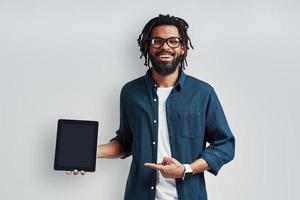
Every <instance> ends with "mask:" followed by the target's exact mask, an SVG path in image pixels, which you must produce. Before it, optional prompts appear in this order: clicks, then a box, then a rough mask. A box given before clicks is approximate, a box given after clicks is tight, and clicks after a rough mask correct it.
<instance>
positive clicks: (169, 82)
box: [152, 67, 179, 88]
mask: <svg viewBox="0 0 300 200" xmlns="http://www.w3.org/2000/svg"><path fill="white" fill-rule="evenodd" d="M178 77H179V67H177V68H176V70H175V71H174V72H173V73H172V74H169V75H167V76H162V75H160V74H158V73H157V72H156V71H155V70H154V69H153V68H152V78H153V79H154V80H155V81H156V82H157V83H158V85H159V87H162V88H166V87H174V86H175V84H176V81H177V79H178Z"/></svg>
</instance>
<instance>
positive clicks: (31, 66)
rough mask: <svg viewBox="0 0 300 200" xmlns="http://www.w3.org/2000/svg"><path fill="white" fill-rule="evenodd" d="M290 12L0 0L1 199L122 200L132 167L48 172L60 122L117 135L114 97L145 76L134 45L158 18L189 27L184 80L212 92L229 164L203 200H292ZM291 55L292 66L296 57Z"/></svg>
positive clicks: (258, 6)
mask: <svg viewBox="0 0 300 200" xmlns="http://www.w3.org/2000/svg"><path fill="white" fill-rule="evenodd" d="M299 10H300V5H299V1H287V0H285V1H284V0H282V1H275V0H274V1H267V0H260V1H258V0H257V1H242V0H239V1H238V0H236V1H234V0H231V1H230V0H229V1H221V0H219V1H199V0H198V1H185V2H183V1H181V2H179V1H178V2H175V1H167V0H166V1H158V0H153V1H121V0H119V1H96V0H94V1H78V0H77V1H74V0H73V1H71V0H69V1H67V0H60V1H59V0H56V1H54V0H51V1H50V0H49V1H21V0H19V1H13V0H10V1H8V0H7V1H4V0H0V70H1V71H0V97H1V98H0V134H1V140H0V141H1V144H0V152H1V160H0V162H1V165H0V167H1V171H0V173H1V179H0V190H1V191H0V199H13V200H15V199H43V200H46V199H51V200H52V199H57V200H65V199H72V200H81V199H109V200H119V199H122V197H123V192H124V188H125V183H126V178H127V175H128V170H129V164H130V162H131V158H128V159H126V160H110V159H97V171H96V173H90V174H87V175H86V176H66V175H65V174H64V173H63V172H57V171H54V170H53V160H54V150H55V140H56V125H57V119H58V118H74V119H91V120H98V121H99V122H100V127H99V141H98V143H99V144H101V143H106V142H107V141H108V140H109V139H110V138H112V137H113V136H114V134H115V131H116V129H117V128H118V124H119V121H118V120H119V92H120V89H121V87H122V86H123V84H124V83H126V82H127V81H129V80H132V79H134V78H136V77H138V76H141V75H144V73H145V71H146V68H145V67H144V66H143V60H139V59H138V58H139V55H140V53H139V50H138V47H137V44H136V39H137V37H138V35H139V34H140V32H141V30H142V28H143V26H144V25H145V23H146V22H147V21H148V20H150V19H151V18H152V17H155V16H157V15H158V14H159V13H169V14H171V15H175V16H179V17H182V18H184V19H186V20H187V22H188V23H189V24H190V29H189V34H190V37H191V39H192V42H193V45H194V47H195V49H194V50H191V51H189V55H188V62H189V66H188V67H187V70H186V72H187V73H188V74H190V75H193V76H195V77H197V78H199V79H202V80H204V81H207V82H209V83H210V84H211V85H212V86H213V87H214V88H215V89H216V91H217V94H218V96H219V98H220V100H221V103H222V105H223V108H224V110H225V113H226V115H227V118H228V121H229V124H230V127H231V129H232V131H233V133H234V134H235V136H236V140H237V146H236V157H235V160H234V161H232V162H231V163H230V164H228V165H226V166H224V167H223V168H222V169H221V171H220V173H219V175H218V176H217V177H214V176H213V175H211V174H209V173H206V178H207V188H208V194H209V199H210V200H229V199H230V200H253V199H259V200H260V199H261V200H265V199H272V200H283V199H288V200H296V199H299V197H300V196H299V194H298V193H299V191H297V189H298V186H297V182H298V181H297V180H298V179H299V178H300V177H299V172H298V169H299V167H300V164H299V161H298V159H299V158H298V150H299V149H298V147H297V145H298V141H299V139H300V137H299V128H298V124H299V113H300V109H299V108H300V106H299V102H300V101H299V100H300V94H299V89H300V87H299V85H300V73H299V72H300V70H299V64H300V61H299V55H298V54H299V50H300V38H299V35H300V30H299V20H300V14H299V13H300V12H299ZM297 55H298V56H297Z"/></svg>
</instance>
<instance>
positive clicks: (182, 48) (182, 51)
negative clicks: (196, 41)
mask: <svg viewBox="0 0 300 200" xmlns="http://www.w3.org/2000/svg"><path fill="white" fill-rule="evenodd" d="M184 51H185V49H184V47H183V46H182V47H181V53H180V55H181V56H183V54H184Z"/></svg>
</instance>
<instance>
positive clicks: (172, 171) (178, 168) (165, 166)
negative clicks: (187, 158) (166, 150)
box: [145, 157, 184, 178]
mask: <svg viewBox="0 0 300 200" xmlns="http://www.w3.org/2000/svg"><path fill="white" fill-rule="evenodd" d="M145 167H149V168H152V169H156V170H159V171H160V173H161V175H162V176H163V177H165V178H182V176H183V173H184V166H183V164H181V163H180V162H179V161H178V160H176V159H175V158H170V157H164V159H163V161H162V162H161V163H157V164H155V163H145Z"/></svg>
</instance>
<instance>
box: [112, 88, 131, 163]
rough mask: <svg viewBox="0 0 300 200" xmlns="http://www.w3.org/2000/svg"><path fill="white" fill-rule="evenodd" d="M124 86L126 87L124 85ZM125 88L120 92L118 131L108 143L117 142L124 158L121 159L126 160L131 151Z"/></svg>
mask: <svg viewBox="0 0 300 200" xmlns="http://www.w3.org/2000/svg"><path fill="white" fill-rule="evenodd" d="M125 86H126V85H125ZM125 86H124V87H123V88H122V90H121V94H120V125H119V129H118V130H117V131H116V134H117V135H116V136H115V137H114V138H112V139H111V140H110V141H113V140H117V141H118V142H119V143H120V144H121V146H122V149H123V151H124V153H125V154H124V156H123V157H121V159H124V158H127V157H128V156H130V155H131V150H132V147H131V146H132V132H131V130H130V127H129V123H128V117H127V116H128V115H127V113H126V109H125V107H126V104H125V103H126V89H125Z"/></svg>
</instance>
